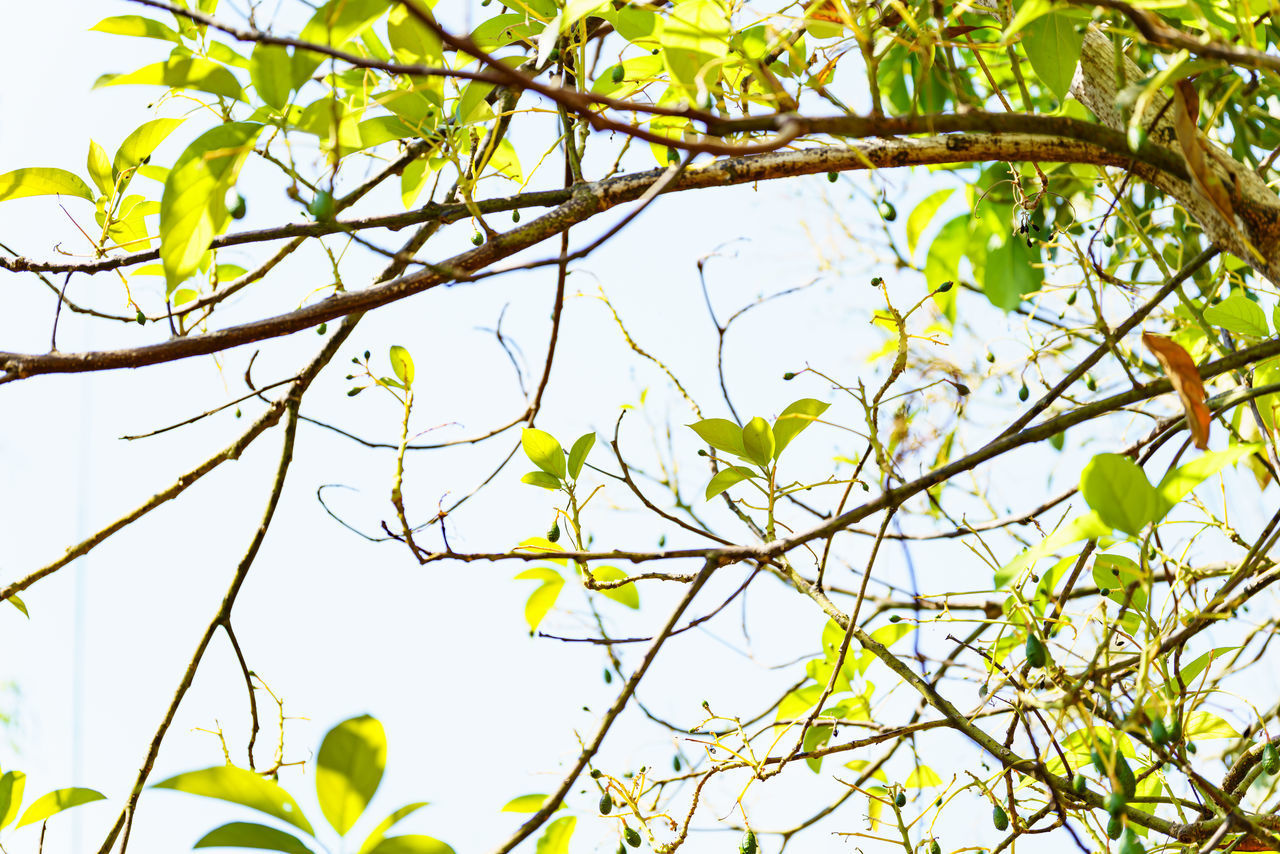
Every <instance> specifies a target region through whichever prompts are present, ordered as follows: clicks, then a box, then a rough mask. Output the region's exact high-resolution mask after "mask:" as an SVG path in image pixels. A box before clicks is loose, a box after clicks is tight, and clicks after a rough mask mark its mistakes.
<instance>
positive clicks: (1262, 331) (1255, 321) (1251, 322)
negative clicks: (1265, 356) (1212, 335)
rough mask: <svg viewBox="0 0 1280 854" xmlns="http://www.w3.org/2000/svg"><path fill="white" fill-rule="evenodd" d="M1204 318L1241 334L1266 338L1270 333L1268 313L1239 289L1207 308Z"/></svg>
mask: <svg viewBox="0 0 1280 854" xmlns="http://www.w3.org/2000/svg"><path fill="white" fill-rule="evenodd" d="M1204 319H1205V320H1206V321H1208V322H1209V323H1212V324H1213V325H1214V326H1220V327H1222V328H1223V329H1225V330H1227V331H1228V332H1235V333H1238V334H1241V335H1252V336H1254V337H1256V338H1265V337H1267V335H1269V334H1270V330H1269V329H1268V328H1267V316H1266V314H1264V313H1263V311H1262V309H1261V308H1259V307H1258V304H1257V303H1256V302H1254V301H1253V300H1251V299H1249V298H1248V297H1247V296H1245V295H1244V294H1242V293H1240V292H1239V291H1235V292H1233V293H1232V294H1231V296H1229V297H1227V298H1226V299H1224V300H1223V301H1222V302H1220V303H1218V304H1217V305H1211V306H1209V307H1208V308H1206V309H1205V310H1204Z"/></svg>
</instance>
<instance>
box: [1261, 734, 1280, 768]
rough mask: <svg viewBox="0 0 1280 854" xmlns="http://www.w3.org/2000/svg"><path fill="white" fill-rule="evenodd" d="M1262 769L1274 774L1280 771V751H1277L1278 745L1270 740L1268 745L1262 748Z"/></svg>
mask: <svg viewBox="0 0 1280 854" xmlns="http://www.w3.org/2000/svg"><path fill="white" fill-rule="evenodd" d="M1262 770H1263V771H1266V772H1267V773H1268V774H1271V775H1273V776H1274V775H1275V774H1277V773H1280V752H1277V751H1276V746H1275V745H1274V744H1272V743H1271V742H1269V741H1268V742H1267V746H1266V747H1264V748H1262Z"/></svg>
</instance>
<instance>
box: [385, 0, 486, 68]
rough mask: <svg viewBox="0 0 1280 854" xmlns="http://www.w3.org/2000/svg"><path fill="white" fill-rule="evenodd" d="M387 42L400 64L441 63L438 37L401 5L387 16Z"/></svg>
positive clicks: (441, 54) (441, 56)
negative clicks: (389, 43)
mask: <svg viewBox="0 0 1280 854" xmlns="http://www.w3.org/2000/svg"><path fill="white" fill-rule="evenodd" d="M387 40H388V41H389V42H391V49H392V50H394V51H395V53H396V59H398V60H399V61H401V62H405V63H412V64H417V65H440V64H441V62H442V61H443V57H444V53H443V50H442V48H441V45H440V37H439V36H437V35H436V34H435V33H433V32H432V31H431V30H429V29H427V27H426V26H425V25H424V24H422V23H421V22H420V21H419V20H418V19H417V18H416V17H414V15H413V13H412V12H410V11H409V10H408V8H406V7H405V6H403V5H400V4H396V6H395V8H393V9H392V10H391V14H390V15H388V16H387ZM490 49H492V48H490Z"/></svg>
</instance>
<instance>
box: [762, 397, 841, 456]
mask: <svg viewBox="0 0 1280 854" xmlns="http://www.w3.org/2000/svg"><path fill="white" fill-rule="evenodd" d="M830 406H831V404H829V403H823V402H822V401H820V400H814V399H813V398H804V399H803V400H797V401H796V402H795V403H793V404H791V405H790V406H788V407H787V408H786V409H784V410H782V414H780V415H779V416H778V419H777V420H776V421H774V422H773V440H774V445H775V447H774V449H773V457H774V459H777V458H778V457H780V456H782V452H783V450H784V449H785V448H786V447H787V445H789V444H791V440H792V439H794V438H795V437H796V435H797V434H798V433H799V432H800V431H801V430H803V429H805V428H806V427H808V426H809V425H810V424H812V423H813V422H814V421H816V420H817V419H818V418H821V417H822V413H824V412H826V411H827V408H828V407H830Z"/></svg>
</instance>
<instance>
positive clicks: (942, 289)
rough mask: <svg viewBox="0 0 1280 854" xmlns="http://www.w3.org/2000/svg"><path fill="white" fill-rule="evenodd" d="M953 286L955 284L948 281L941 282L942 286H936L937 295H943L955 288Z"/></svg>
mask: <svg viewBox="0 0 1280 854" xmlns="http://www.w3.org/2000/svg"><path fill="white" fill-rule="evenodd" d="M955 284H956V283H955V282H953V281H950V280H947V281H945V282H943V283H942V284H940V285H938V293H940V294H945V293H946V292H947V291H949V290H951V289H952V288H953V287H955Z"/></svg>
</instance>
